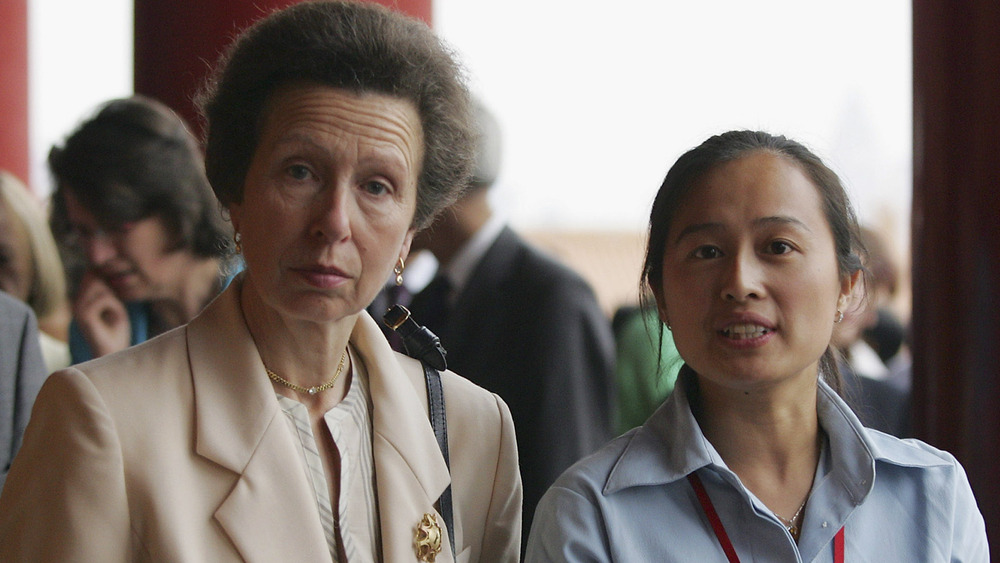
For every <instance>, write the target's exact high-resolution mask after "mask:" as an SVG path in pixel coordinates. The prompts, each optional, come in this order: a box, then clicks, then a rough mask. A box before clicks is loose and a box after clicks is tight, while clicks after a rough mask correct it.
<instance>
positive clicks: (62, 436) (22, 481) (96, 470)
mask: <svg viewBox="0 0 1000 563" xmlns="http://www.w3.org/2000/svg"><path fill="white" fill-rule="evenodd" d="M129 537H130V532H129V513H128V503H127V498H126V492H125V476H124V467H123V460H122V453H121V447H120V443H119V438H118V433H117V430H116V428H115V423H114V420H113V419H112V417H111V415H110V413H109V412H108V409H107V407H106V405H105V403H104V401H103V399H102V398H101V396H100V394H99V393H98V392H97V389H96V388H95V387H94V386H93V384H92V383H91V381H90V380H89V379H87V377H85V376H84V375H83V373H81V372H80V371H78V370H76V369H74V368H68V369H66V370H63V371H60V372H56V373H54V374H53V375H52V376H50V377H49V378H48V380H46V382H45V384H44V385H43V386H42V390H41V392H40V393H39V395H38V398H37V400H36V401H35V408H34V411H33V413H32V418H31V422H30V423H29V424H28V428H27V430H26V432H25V435H24V443H23V445H22V447H21V451H20V453H19V454H18V456H17V458H16V459H15V460H14V464H13V466H12V467H11V471H10V474H9V476H8V479H7V484H6V486H5V487H4V490H3V494H2V495H0V560H2V561H110V562H113V561H128V560H131V559H133V556H132V554H131V553H130V552H129V545H130V540H129Z"/></svg>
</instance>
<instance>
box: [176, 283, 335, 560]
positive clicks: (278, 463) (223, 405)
mask: <svg viewBox="0 0 1000 563" xmlns="http://www.w3.org/2000/svg"><path fill="white" fill-rule="evenodd" d="M241 285H242V283H241V280H236V281H234V283H232V284H230V286H229V288H228V289H226V290H225V291H224V292H223V293H222V294H221V295H220V296H219V297H218V298H216V300H215V301H214V302H212V303H211V304H210V305H209V306H208V307H207V308H206V309H205V310H204V311H203V312H202V314H201V315H200V316H199V317H197V318H196V319H194V320H193V321H192V322H191V324H190V325H189V326H188V347H189V350H190V362H191V374H192V378H193V382H194V395H195V396H194V403H195V420H196V430H195V432H196V436H195V451H196V452H197V453H198V454H199V455H201V456H204V457H205V458H207V459H209V460H211V461H213V462H215V463H217V464H219V465H221V466H222V467H224V468H226V469H228V470H230V471H232V472H233V473H235V474H236V475H235V476H234V478H235V485H234V487H233V488H232V491H231V493H230V494H229V496H228V497H227V498H226V500H225V501H223V503H222V504H221V505H220V506H219V508H218V510H217V511H216V513H215V517H216V519H217V521H218V522H219V524H220V526H221V527H222V529H223V530H224V531H225V533H226V534H228V535H229V537H230V539H231V540H232V542H233V544H235V545H236V548H237V550H238V551H239V552H240V555H242V556H243V558H244V559H246V560H247V561H280V560H284V559H285V558H286V557H287V555H288V554H289V553H295V554H296V555H297V556H298V557H300V558H301V559H302V560H305V561H329V560H330V559H331V557H330V552H329V548H328V547H327V543H326V538H325V534H324V533H323V528H322V525H321V524H320V520H319V515H318V512H317V510H316V499H315V496H314V495H313V492H312V489H311V486H310V485H309V483H308V482H307V481H306V478H305V470H304V469H303V467H302V460H301V458H300V454H299V452H298V451H297V449H296V447H295V444H294V443H293V438H292V436H291V435H290V433H289V432H288V431H287V429H286V428H285V427H284V425H285V424H286V423H285V421H284V419H283V416H284V415H283V414H282V413H281V409H280V408H279V407H278V402H277V400H276V399H275V397H274V390H273V389H272V388H271V385H270V383H269V382H268V378H267V375H266V374H265V372H264V366H263V363H262V362H261V361H260V356H259V354H258V352H257V348H256V346H255V345H254V343H253V339H252V338H251V336H250V333H249V331H248V330H247V328H246V322H245V321H244V319H243V313H242V310H241V308H240V304H239V293H240V292H239V288H240V287H241Z"/></svg>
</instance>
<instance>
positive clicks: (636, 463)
mask: <svg viewBox="0 0 1000 563" xmlns="http://www.w3.org/2000/svg"><path fill="white" fill-rule="evenodd" d="M817 407H818V414H819V423H820V426H821V427H822V428H823V430H824V431H825V432H826V434H827V437H828V444H829V448H830V452H829V453H830V456H831V459H832V460H834V462H833V463H832V464H831V465H832V471H831V474H830V476H831V477H833V478H834V479H836V480H837V481H838V482H839V483H840V484H841V486H842V487H843V488H844V489H845V490H846V492H847V494H848V495H849V496H850V497H851V499H852V500H853V501H854V502H855V503H860V502H861V500H862V499H863V498H864V497H865V496H867V494H868V493H869V492H870V491H871V488H872V485H873V482H874V479H875V463H876V461H879V462H885V463H890V464H893V465H901V466H934V465H942V464H945V463H946V460H944V459H943V458H942V457H940V456H936V455H931V454H930V453H928V452H926V451H925V449H923V448H920V447H918V446H917V445H915V444H914V443H913V442H912V441H906V440H897V439H895V438H892V437H890V436H887V435H884V434H882V433H880V432H877V431H873V430H868V429H865V428H864V427H863V426H862V424H861V421H859V420H858V417H857V416H855V414H854V413H853V412H852V411H851V409H850V407H848V406H847V403H845V402H844V400H843V399H841V398H840V396H838V395H837V393H836V392H835V391H834V390H833V389H832V388H831V387H830V386H829V385H827V384H826V383H825V382H824V381H822V380H820V382H819V390H818V396H817ZM623 439H627V440H628V443H627V444H626V445H625V448H624V450H623V452H622V454H621V456H620V457H619V459H618V461H617V462H616V463H615V466H614V467H613V468H612V470H611V473H610V474H609V476H608V480H607V482H606V483H605V486H604V494H612V493H614V492H617V491H619V490H622V489H625V488H628V487H634V486H644V485H660V484H666V483H671V482H673V481H676V480H679V479H682V478H686V477H687V475H688V474H690V473H692V472H694V471H695V470H697V469H699V468H701V467H706V466H709V467H712V468H713V469H714V470H716V471H719V472H720V473H723V474H732V472H731V471H730V470H729V468H728V467H726V464H725V462H724V461H723V460H722V457H721V456H719V453H718V452H717V451H716V450H715V447H713V446H712V444H711V443H710V442H709V441H708V439H707V438H705V435H704V434H703V433H702V431H701V427H700V426H699V425H698V422H697V420H696V419H695V418H694V414H692V412H691V406H690V404H689V402H688V398H687V391H686V388H685V385H684V378H683V377H681V378H678V380H677V384H676V386H675V387H674V391H673V393H671V395H670V397H669V398H668V399H667V401H666V402H664V403H663V405H661V406H660V408H659V409H657V411H656V412H655V413H654V414H653V415H652V416H651V417H650V418H649V420H647V421H646V423H645V424H644V425H643V426H641V427H639V428H638V429H636V430H633V431H632V432H631V434H630V435H626V437H625V438H623Z"/></svg>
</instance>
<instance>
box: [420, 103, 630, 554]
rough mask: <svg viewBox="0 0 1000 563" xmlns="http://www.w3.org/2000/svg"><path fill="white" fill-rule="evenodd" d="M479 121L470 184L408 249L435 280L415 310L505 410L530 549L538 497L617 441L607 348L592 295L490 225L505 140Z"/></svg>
mask: <svg viewBox="0 0 1000 563" xmlns="http://www.w3.org/2000/svg"><path fill="white" fill-rule="evenodd" d="M474 109H475V118H476V126H477V130H478V133H479V142H478V146H477V154H476V166H475V172H474V174H473V179H472V182H471V185H470V186H469V188H468V190H466V192H465V193H464V194H463V195H462V197H461V199H459V200H458V201H457V202H456V203H455V204H453V205H452V206H451V207H449V208H448V209H446V210H445V211H444V212H443V213H441V215H440V216H439V217H438V218H437V220H436V221H435V222H434V223H433V224H432V225H431V226H430V227H429V228H428V229H427V230H425V231H423V232H420V233H417V235H416V236H415V237H414V240H413V249H414V250H421V249H426V250H429V251H430V252H431V253H433V254H434V257H435V258H436V259H437V261H438V269H437V272H436V274H435V275H434V279H433V280H431V282H430V283H429V284H428V285H427V287H426V288H424V289H422V290H421V291H420V292H419V293H417V294H416V295H414V296H413V300H412V301H411V303H410V309H411V311H412V313H413V316H414V318H415V319H416V320H417V321H418V322H419V323H420V324H424V325H426V326H427V328H428V329H430V330H431V331H432V332H434V333H435V334H436V335H437V336H438V337H440V338H441V343H442V344H443V345H444V348H445V349H446V350H447V351H448V365H449V366H450V367H452V368H453V369H455V370H456V371H458V372H459V373H461V374H462V375H464V376H465V377H468V378H469V379H470V380H471V381H472V382H474V383H476V384H478V385H481V386H482V387H485V388H486V389H488V390H490V391H493V392H494V393H497V394H498V395H500V396H501V397H502V398H503V399H504V401H506V403H507V404H508V405H510V409H511V414H512V415H513V417H514V426H515V427H516V429H517V446H518V455H519V457H520V465H521V477H522V479H523V481H524V526H525V530H524V531H525V539H526V536H527V531H528V529H529V526H530V523H531V518H532V515H533V514H534V511H535V504H536V503H537V502H538V499H539V498H540V497H541V495H542V493H544V492H545V489H547V488H548V486H549V485H551V484H552V482H553V481H555V479H556V477H558V476H559V474H560V473H562V472H563V471H564V470H565V469H566V468H567V467H569V466H570V465H572V464H573V462H575V461H577V460H578V459H580V458H581V457H583V456H584V455H586V454H588V453H590V452H592V451H594V450H595V449H597V447H598V446H600V445H601V444H602V443H604V442H605V441H606V440H608V439H610V438H611V436H613V431H614V429H613V424H614V419H613V417H614V410H615V392H614V354H615V350H614V336H613V335H612V333H611V323H610V321H609V320H608V319H607V317H606V316H605V315H604V313H603V311H602V310H601V308H600V306H599V305H598V303H597V299H596V297H595V295H594V292H593V290H592V288H591V287H590V285H589V284H588V283H587V282H586V281H585V280H584V279H583V278H582V277H581V276H580V275H579V274H577V273H576V272H574V271H572V270H571V269H570V268H568V267H567V266H565V265H563V264H561V263H559V262H558V261H556V260H555V259H553V258H552V257H550V256H548V255H546V254H544V253H543V252H541V251H539V250H538V249H536V248H535V247H533V246H532V245H530V244H529V243H528V242H526V241H525V240H524V239H523V238H521V236H520V235H518V234H517V233H516V232H515V231H514V230H513V229H512V228H511V227H510V226H508V225H507V224H506V223H505V221H504V220H503V219H502V218H501V217H500V216H499V215H498V214H496V213H494V211H493V209H492V208H491V206H490V203H489V194H490V187H491V186H493V185H494V184H495V182H496V180H497V177H498V175H499V173H500V163H501V131H500V126H499V123H498V122H497V120H496V117H495V116H494V115H493V114H492V112H490V111H489V110H488V109H487V108H486V106H485V105H484V104H482V103H481V102H478V101H477V102H476V103H475V106H474Z"/></svg>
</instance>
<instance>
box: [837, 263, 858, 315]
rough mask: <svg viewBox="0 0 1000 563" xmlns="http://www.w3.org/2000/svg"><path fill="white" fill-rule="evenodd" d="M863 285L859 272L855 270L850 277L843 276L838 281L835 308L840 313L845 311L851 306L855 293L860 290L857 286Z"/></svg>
mask: <svg viewBox="0 0 1000 563" xmlns="http://www.w3.org/2000/svg"><path fill="white" fill-rule="evenodd" d="M861 283H863V282H862V279H861V270H855V271H854V272H852V273H851V274H850V275H847V276H844V277H843V279H841V281H840V297H838V298H837V308H838V309H840V310H841V311H846V310H847V308H848V307H849V306H850V305H852V302H853V301H854V298H855V292H856V291H857V290H859V289H861V286H860V285H859V284H861Z"/></svg>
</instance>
